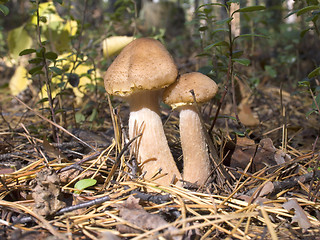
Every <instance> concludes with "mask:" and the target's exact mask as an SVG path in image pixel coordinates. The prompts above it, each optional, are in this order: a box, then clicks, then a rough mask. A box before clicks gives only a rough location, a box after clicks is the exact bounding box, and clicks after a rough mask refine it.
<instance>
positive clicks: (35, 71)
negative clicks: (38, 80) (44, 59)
mask: <svg viewBox="0 0 320 240" xmlns="http://www.w3.org/2000/svg"><path fill="white" fill-rule="evenodd" d="M42 68H43V66H42V65H40V66H36V67H34V68H31V69H30V70H29V73H30V74H31V75H33V74H35V73H37V72H39V71H41V69H42Z"/></svg>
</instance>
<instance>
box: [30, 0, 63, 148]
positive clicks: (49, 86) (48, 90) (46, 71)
mask: <svg viewBox="0 0 320 240" xmlns="http://www.w3.org/2000/svg"><path fill="white" fill-rule="evenodd" d="M36 4H37V35H38V41H39V46H40V48H44V46H43V44H42V41H41V32H40V14H39V0H37V1H36ZM41 52H42V58H43V66H44V73H45V82H46V88H47V94H48V101H49V107H50V111H51V119H52V121H53V122H54V123H55V124H56V115H55V112H54V108H53V99H52V95H51V85H50V82H51V81H50V80H51V79H50V76H49V67H48V64H47V61H46V56H45V51H41ZM52 135H53V138H54V140H55V141H56V142H57V143H60V139H59V133H58V130H57V129H56V128H55V126H53V125H52Z"/></svg>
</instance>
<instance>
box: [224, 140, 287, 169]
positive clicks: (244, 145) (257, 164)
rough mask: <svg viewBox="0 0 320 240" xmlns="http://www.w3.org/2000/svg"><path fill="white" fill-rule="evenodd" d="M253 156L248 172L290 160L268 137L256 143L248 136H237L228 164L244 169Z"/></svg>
mask: <svg viewBox="0 0 320 240" xmlns="http://www.w3.org/2000/svg"><path fill="white" fill-rule="evenodd" d="M252 158H253V162H252V165H251V167H250V168H249V169H248V171H249V172H255V171H258V170H260V169H262V168H264V167H265V166H273V165H278V164H281V163H284V162H285V161H288V160H290V156H289V155H288V154H285V153H284V152H283V151H281V150H278V149H277V148H275V147H274V146H273V143H272V140H271V139H270V138H265V139H262V140H261V141H260V143H259V144H258V145H256V144H255V143H254V141H253V140H251V139H248V138H238V139H237V144H236V147H235V150H234V153H233V155H232V157H231V161H230V166H231V167H238V168H241V169H245V168H246V166H247V165H248V164H249V162H250V160H251V159H252Z"/></svg>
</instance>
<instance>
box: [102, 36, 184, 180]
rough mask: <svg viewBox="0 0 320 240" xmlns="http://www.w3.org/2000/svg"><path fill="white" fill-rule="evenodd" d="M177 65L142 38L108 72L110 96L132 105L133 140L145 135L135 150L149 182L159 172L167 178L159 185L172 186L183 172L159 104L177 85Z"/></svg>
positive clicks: (160, 48)
mask: <svg viewBox="0 0 320 240" xmlns="http://www.w3.org/2000/svg"><path fill="white" fill-rule="evenodd" d="M177 76H178V70H177V67H176V65H175V64H174V61H173V59H172V57H171V55H170V54H169V52H168V51H167V50H166V49H165V47H164V46H163V45H162V44H161V43H160V42H159V41H157V40H154V39H149V38H140V39H136V40H134V41H132V42H131V43H130V44H128V45H127V46H126V47H125V48H124V49H123V50H122V51H121V53H120V54H119V55H118V56H117V58H116V59H115V60H114V61H113V63H112V64H111V65H110V67H109V68H108V70H107V72H106V73H105V76H104V85H105V89H106V91H107V92H108V93H109V94H110V95H118V96H121V97H123V98H124V99H125V100H127V101H128V102H129V105H130V117H129V137H130V138H133V137H135V136H136V135H137V134H139V133H141V132H142V136H141V137H140V138H139V139H138V140H137V141H138V148H137V149H135V153H136V157H137V160H138V162H139V163H140V164H141V165H142V170H143V171H144V172H145V171H146V175H145V178H146V179H150V178H151V177H152V176H153V175H154V174H155V173H157V172H158V170H159V169H162V172H161V173H166V174H167V175H166V176H164V177H161V178H160V179H158V180H157V181H156V182H157V183H160V184H165V185H168V184H170V182H171V181H172V179H173V176H174V175H175V176H176V177H177V178H181V175H180V172H179V170H178V168H177V166H176V163H175V161H174V159H173V157H172V154H171V151H170V148H169V146H168V142H167V139H166V136H165V134H164V130H163V125H162V122H161V118H160V109H159V101H160V99H161V96H162V93H163V88H165V87H167V86H169V85H170V84H172V83H173V82H175V81H176V79H177Z"/></svg>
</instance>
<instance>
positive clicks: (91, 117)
mask: <svg viewBox="0 0 320 240" xmlns="http://www.w3.org/2000/svg"><path fill="white" fill-rule="evenodd" d="M97 116H98V111H97V109H96V108H94V109H93V110H92V113H91V115H90V116H89V119H88V121H89V122H92V121H94V120H95V119H96V118H97Z"/></svg>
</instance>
